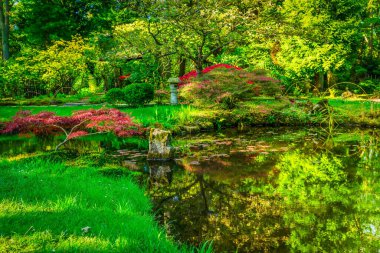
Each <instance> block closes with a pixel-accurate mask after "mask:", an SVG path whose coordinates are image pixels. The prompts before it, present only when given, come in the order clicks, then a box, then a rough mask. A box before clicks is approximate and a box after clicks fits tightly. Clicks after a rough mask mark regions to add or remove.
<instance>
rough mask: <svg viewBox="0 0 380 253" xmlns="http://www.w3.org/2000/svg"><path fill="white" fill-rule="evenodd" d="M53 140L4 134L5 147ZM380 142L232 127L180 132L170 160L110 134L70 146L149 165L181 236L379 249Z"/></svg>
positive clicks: (236, 243) (234, 247)
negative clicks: (149, 157) (155, 158)
mask: <svg viewBox="0 0 380 253" xmlns="http://www.w3.org/2000/svg"><path fill="white" fill-rule="evenodd" d="M327 140H328V141H327ZM55 141H56V142H58V141H59V140H54V139H53V140H43V141H42V140H36V139H30V140H21V139H20V140H11V141H0V143H1V145H0V153H8V154H17V153H19V152H25V151H26V152H34V151H36V150H38V148H44V147H45V149H42V150H49V146H50V147H54V142H55ZM379 141H380V131H379V130H360V129H357V130H346V129H337V130H336V131H335V132H334V135H333V136H331V135H329V136H326V134H324V133H323V132H321V131H319V129H293V128H292V129H290V128H275V129H274V128H272V129H268V128H260V129H252V130H251V131H248V132H238V131H234V130H231V131H225V132H223V133H213V134H199V135H196V136H183V137H177V138H176V143H175V146H176V150H177V152H176V153H177V158H176V159H175V161H172V162H166V163H159V162H149V163H148V162H146V160H145V157H146V152H145V151H141V150H139V149H138V148H137V147H133V148H131V147H127V146H126V145H124V144H123V143H116V144H115V143H114V141H112V140H111V141H110V140H107V139H104V140H75V141H73V142H70V143H68V144H69V146H66V148H69V149H78V150H81V152H82V154H83V153H86V152H88V151H90V150H91V151H94V150H96V151H99V152H100V151H102V152H103V151H107V152H108V153H110V154H112V156H117V157H118V158H120V159H121V160H122V162H121V163H120V164H122V165H124V166H125V167H128V168H129V169H132V170H140V171H141V172H143V175H144V179H143V180H142V181H144V184H145V185H146V186H147V191H148V193H149V195H150V196H151V198H152V200H153V202H154V208H155V213H156V214H157V219H158V221H159V222H160V223H161V224H162V225H164V226H165V227H166V229H167V231H168V233H169V234H171V235H172V236H174V237H175V238H176V239H179V240H180V241H182V242H188V243H191V244H194V245H197V244H199V243H200V242H203V241H206V240H212V241H213V245H214V248H215V251H216V252H235V251H239V252H289V251H301V252H323V251H325V252H334V251H338V252H351V251H358V252H378V250H379V249H380V245H379V239H380V235H379V231H380V217H379V214H380V196H379V195H380V194H379V193H380V183H379V182H380V180H379V179H380V178H379V177H380V174H379V170H380V143H379ZM115 148H118V149H119V151H118V152H116V153H115ZM39 150H41V149H39Z"/></svg>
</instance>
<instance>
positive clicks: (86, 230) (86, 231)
mask: <svg viewBox="0 0 380 253" xmlns="http://www.w3.org/2000/svg"><path fill="white" fill-rule="evenodd" d="M81 230H82V233H83V234H87V233H89V232H90V230H91V227H89V226H87V227H84V228H82V229H81Z"/></svg>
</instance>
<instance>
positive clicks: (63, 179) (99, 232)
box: [0, 157, 190, 252]
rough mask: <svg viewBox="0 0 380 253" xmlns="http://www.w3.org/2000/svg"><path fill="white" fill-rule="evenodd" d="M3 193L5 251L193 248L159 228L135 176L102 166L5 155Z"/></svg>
mask: <svg viewBox="0 0 380 253" xmlns="http://www.w3.org/2000/svg"><path fill="white" fill-rule="evenodd" d="M0 196H1V197H0V210H1V211H0V252H52V251H54V252H186V251H190V249H188V248H185V247H179V246H178V245H176V244H175V243H174V242H173V241H172V240H170V239H168V238H167V237H166V236H165V232H164V231H163V230H162V229H160V228H159V227H158V226H157V224H156V223H155V221H154V219H153V216H152V213H151V203H150V202H149V199H148V198H147V197H146V196H145V195H144V193H143V190H142V189H140V188H139V186H138V185H136V184H135V183H134V182H133V179H132V178H129V177H119V178H115V177H105V176H102V175H101V174H100V173H99V168H96V167H70V166H66V165H65V164H63V163H62V162H60V161H58V162H57V161H52V160H49V159H46V158H44V159H42V158H35V157H34V158H26V159H23V158H22V157H21V159H19V158H17V159H8V160H7V159H2V160H1V161H0ZM87 226H89V227H91V229H90V230H89V231H88V232H86V231H84V230H85V229H83V228H85V227H87Z"/></svg>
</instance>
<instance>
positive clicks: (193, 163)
mask: <svg viewBox="0 0 380 253" xmlns="http://www.w3.org/2000/svg"><path fill="white" fill-rule="evenodd" d="M189 164H190V165H195V166H196V165H201V164H200V163H199V161H192V162H190V163H189Z"/></svg>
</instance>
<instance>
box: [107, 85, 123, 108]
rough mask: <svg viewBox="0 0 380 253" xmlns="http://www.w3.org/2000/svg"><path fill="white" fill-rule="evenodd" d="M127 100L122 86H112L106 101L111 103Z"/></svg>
mask: <svg viewBox="0 0 380 253" xmlns="http://www.w3.org/2000/svg"><path fill="white" fill-rule="evenodd" d="M124 100H125V94H124V92H123V90H122V89H120V88H112V89H110V90H109V91H107V93H106V101H107V102H108V103H110V104H116V103H117V102H121V101H124Z"/></svg>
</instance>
